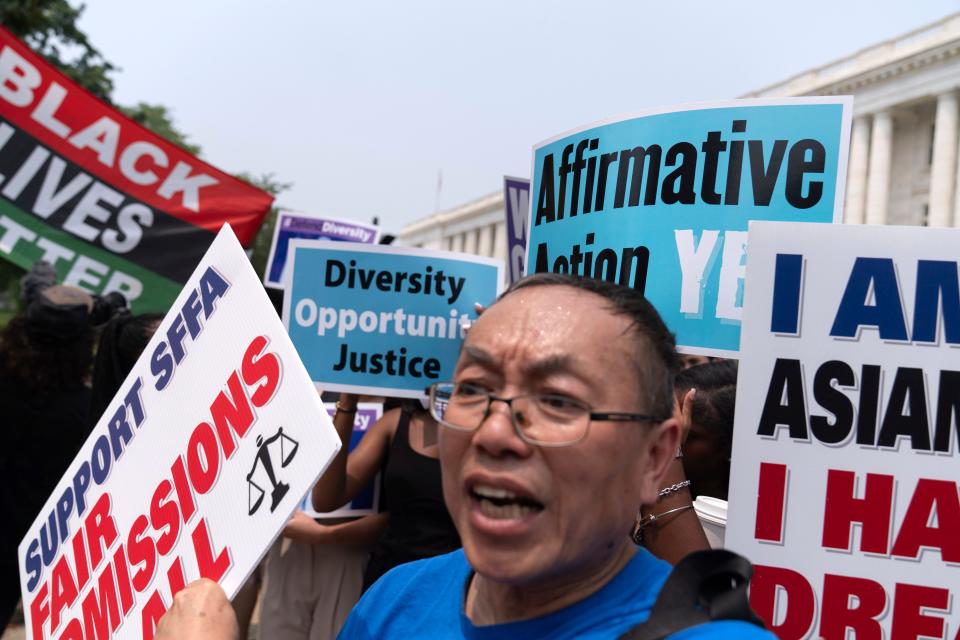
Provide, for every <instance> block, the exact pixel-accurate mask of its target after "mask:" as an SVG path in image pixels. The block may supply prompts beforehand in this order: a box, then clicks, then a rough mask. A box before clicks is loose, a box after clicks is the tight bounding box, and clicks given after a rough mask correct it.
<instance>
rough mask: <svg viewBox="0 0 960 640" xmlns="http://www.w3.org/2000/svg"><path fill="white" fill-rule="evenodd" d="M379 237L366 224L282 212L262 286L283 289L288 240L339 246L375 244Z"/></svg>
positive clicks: (377, 232) (378, 233)
mask: <svg viewBox="0 0 960 640" xmlns="http://www.w3.org/2000/svg"><path fill="white" fill-rule="evenodd" d="M379 235H380V230H379V229H378V228H377V227H375V226H373V225H369V224H363V223H360V222H352V221H349V220H338V219H336V218H318V217H316V216H308V215H304V214H302V213H292V212H288V211H282V212H280V213H278V214H277V224H276V226H275V227H274V230H273V244H272V245H271V246H270V256H269V258H268V259H267V268H266V271H265V272H264V274H263V283H264V284H266V285H268V286H273V287H281V288H282V287H283V286H284V283H285V280H286V265H287V257H288V253H289V247H290V241H291V240H294V239H296V238H302V239H305V240H339V241H341V242H362V243H364V244H376V242H377V238H378V236H379Z"/></svg>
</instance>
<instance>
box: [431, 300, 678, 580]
mask: <svg viewBox="0 0 960 640" xmlns="http://www.w3.org/2000/svg"><path fill="white" fill-rule="evenodd" d="M630 325H631V323H630V320H629V319H628V318H627V317H625V316H621V315H614V314H613V313H612V312H611V311H610V310H609V309H608V303H607V302H606V301H605V300H604V299H603V298H602V297H600V296H598V295H595V294H592V293H589V292H586V291H582V290H579V289H574V288H572V287H566V286H537V287H531V288H529V289H521V290H519V291H517V292H515V293H512V294H511V295H509V296H507V297H506V298H505V299H504V300H503V301H501V302H499V303H497V304H495V305H494V306H492V307H491V308H490V309H489V310H487V311H486V312H485V313H484V314H483V316H481V318H480V319H479V320H478V321H477V322H476V323H475V324H474V326H473V327H472V328H471V329H470V332H469V333H468V335H467V338H466V341H465V343H464V348H463V352H462V353H461V356H460V360H459V361H458V363H457V368H456V373H455V376H454V381H455V382H469V383H471V384H474V385H478V386H480V387H482V388H484V389H486V390H487V391H489V392H490V393H492V394H494V395H496V396H499V397H508V398H509V397H513V396H516V395H525V394H537V393H549V394H559V395H564V396H568V397H571V398H574V399H576V400H579V401H581V402H584V403H586V404H588V405H589V406H590V407H591V408H592V410H593V411H625V412H631V413H649V410H650V407H649V406H647V402H646V401H645V400H644V393H643V389H642V388H641V382H640V376H639V374H638V372H637V366H638V364H637V363H638V362H640V361H641V360H642V358H644V357H645V354H644V353H643V349H642V347H641V346H640V345H639V343H638V340H637V338H636V337H635V330H634V329H633V328H632V327H631V326H630ZM664 434H666V436H665V435H664ZM671 442H672V443H673V444H674V445H675V442H676V423H675V422H674V421H673V420H668V421H667V422H665V423H663V424H660V425H655V424H650V423H639V422H601V421H597V422H592V423H591V425H590V429H589V433H588V434H587V436H586V438H585V439H583V440H582V441H580V442H578V443H577V444H574V445H571V446H567V447H556V448H551V447H539V446H535V445H531V444H528V443H526V442H525V441H523V440H522V439H521V438H520V437H519V436H518V434H517V432H516V431H515V429H514V427H513V424H512V422H511V418H510V412H509V410H508V408H507V406H506V405H505V404H504V403H502V402H494V403H493V405H492V406H491V408H490V412H489V415H488V417H487V418H486V419H485V420H484V421H483V423H482V424H481V425H480V427H479V429H477V430H476V431H474V432H470V433H464V432H457V431H453V430H451V429H442V430H441V436H440V461H441V463H442V467H443V491H444V498H445V499H446V503H447V508H448V509H449V511H450V514H451V516H452V517H453V520H454V522H455V523H456V525H457V529H458V531H459V532H460V536H461V538H462V540H463V546H464V550H465V551H466V554H467V558H468V559H469V561H470V564H471V565H472V566H473V568H474V569H475V570H476V571H477V572H478V573H480V574H481V575H483V576H484V577H486V578H489V579H492V580H495V581H498V582H503V583H508V584H511V585H514V586H519V587H536V586H549V585H553V584H560V585H562V584H563V583H565V582H568V581H575V580H578V579H583V578H585V577H589V576H590V575H591V572H592V571H595V570H596V568H597V567H598V566H602V565H603V563H604V562H605V561H607V560H608V559H609V558H611V557H613V556H615V555H616V554H618V553H623V551H624V549H625V548H626V547H625V545H629V544H631V543H630V541H629V537H628V534H629V530H630V525H631V523H632V522H633V519H634V517H635V515H636V512H637V508H638V507H639V505H640V503H641V502H648V503H649V502H652V501H653V500H655V498H656V491H657V488H658V483H659V480H660V477H662V475H663V471H664V470H665V468H666V465H667V464H668V463H669V459H670V458H671V457H672V455H673V452H672V451H667V450H666V449H668V448H669V446H670V443H671Z"/></svg>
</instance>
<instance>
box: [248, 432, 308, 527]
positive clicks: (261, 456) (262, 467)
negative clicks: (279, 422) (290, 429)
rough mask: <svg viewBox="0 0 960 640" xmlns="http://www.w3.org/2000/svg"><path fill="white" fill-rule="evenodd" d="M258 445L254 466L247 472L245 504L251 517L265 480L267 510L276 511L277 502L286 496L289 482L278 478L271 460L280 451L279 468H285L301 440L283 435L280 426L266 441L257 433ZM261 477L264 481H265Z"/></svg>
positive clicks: (260, 499)
mask: <svg viewBox="0 0 960 640" xmlns="http://www.w3.org/2000/svg"><path fill="white" fill-rule="evenodd" d="M271 445H272V448H271ZM257 447H259V448H258V449H257V455H256V457H255V458H254V460H253V468H251V469H250V473H248V474H247V506H248V509H249V515H251V516H252V515H253V514H254V513H256V512H257V509H259V508H260V505H261V504H262V503H263V498H264V496H265V495H266V493H267V492H266V489H265V488H264V487H265V485H266V484H267V482H269V484H270V513H273V512H274V510H276V508H277V505H279V504H280V501H281V500H283V497H284V496H285V495H287V491H289V490H290V485H289V484H287V483H286V482H282V481H280V480H278V479H277V474H276V471H275V469H276V467H275V466H274V459H275V456H276V454H279V459H280V468H281V469H282V468H284V467H286V466H287V465H288V464H290V462H291V461H292V460H293V457H294V456H295V455H296V454H297V449H298V448H300V443H299V442H297V441H296V440H294V439H293V438H291V437H290V436H288V435H286V434H285V433H284V432H283V427H279V428H278V429H277V432H276V433H275V434H273V435H272V436H270V437H269V438H267V439H266V440H264V439H263V436H262V435H258V436H257ZM254 478H256V480H255V479H254ZM264 478H266V480H267V482H264ZM258 481H259V482H258Z"/></svg>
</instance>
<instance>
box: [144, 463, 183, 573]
mask: <svg viewBox="0 0 960 640" xmlns="http://www.w3.org/2000/svg"><path fill="white" fill-rule="evenodd" d="M172 490H173V485H172V484H170V481H169V480H162V481H161V482H160V484H158V485H157V489H156V490H155V491H154V492H153V498H152V499H151V500H150V526H151V527H153V528H154V530H156V531H160V530H161V529H166V531H165V532H164V533H163V534H161V535H160V537H159V538H157V553H159V554H160V555H161V556H165V555H167V554H168V553H170V550H171V549H173V545H175V544H176V542H177V538H179V537H180V510H179V509H178V508H177V503H176V502H175V501H173V500H166V498H167V496H169V495H170V492H171V491H172Z"/></svg>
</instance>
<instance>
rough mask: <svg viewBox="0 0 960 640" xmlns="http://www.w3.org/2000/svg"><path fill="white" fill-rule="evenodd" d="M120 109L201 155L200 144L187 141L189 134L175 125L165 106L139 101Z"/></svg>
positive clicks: (182, 146)
mask: <svg viewBox="0 0 960 640" xmlns="http://www.w3.org/2000/svg"><path fill="white" fill-rule="evenodd" d="M120 111H122V112H123V113H124V114H126V116H127V117H128V118H130V119H131V120H133V121H134V122H137V123H139V124H142V125H143V126H145V127H146V128H147V129H150V131H153V132H154V133H155V134H157V135H158V136H163V137H164V138H166V139H167V140H169V141H170V142H172V143H173V144H175V145H177V146H179V147H180V148H181V149H183V150H185V151H188V152H189V153H192V154H193V155H195V156H198V155H200V145H198V144H193V143H191V142H188V141H187V136H186V135H185V134H183V133H181V132H180V130H178V129H177V128H176V127H175V126H174V125H173V117H172V116H171V115H170V110H169V109H167V108H166V107H165V106H163V105H161V104H148V103H146V102H138V103H137V104H136V105H135V106H132V107H120Z"/></svg>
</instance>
